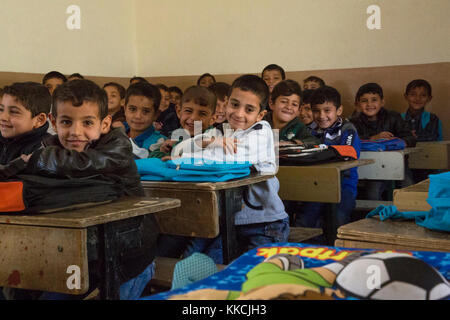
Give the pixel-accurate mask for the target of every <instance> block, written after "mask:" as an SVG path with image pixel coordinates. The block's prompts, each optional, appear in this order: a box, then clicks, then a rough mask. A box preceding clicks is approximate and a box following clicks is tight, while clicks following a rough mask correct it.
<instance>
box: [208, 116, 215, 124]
mask: <svg viewBox="0 0 450 320" xmlns="http://www.w3.org/2000/svg"><path fill="white" fill-rule="evenodd" d="M216 120H217V115H216V114H214V115H213V116H212V117H211V119H209V124H208V125H209V126H212V125H213V124H214V123H215V122H216Z"/></svg>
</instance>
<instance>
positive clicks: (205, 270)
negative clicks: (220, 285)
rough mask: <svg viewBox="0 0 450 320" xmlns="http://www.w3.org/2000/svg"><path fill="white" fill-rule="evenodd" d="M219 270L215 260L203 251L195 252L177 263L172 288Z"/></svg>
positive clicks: (182, 285)
mask: <svg viewBox="0 0 450 320" xmlns="http://www.w3.org/2000/svg"><path fill="white" fill-rule="evenodd" d="M217 271H219V270H218V269H217V266H216V264H215V263H214V261H213V260H212V259H211V258H210V257H208V256H206V255H204V254H201V253H198V252H196V253H193V254H192V255H191V256H189V257H188V258H185V259H183V260H181V261H179V262H177V264H176V265H175V269H174V270H173V280H172V290H174V289H178V288H182V287H184V286H186V285H189V284H191V283H194V282H196V281H199V280H202V279H205V278H207V277H209V276H211V275H213V274H214V273H216V272H217Z"/></svg>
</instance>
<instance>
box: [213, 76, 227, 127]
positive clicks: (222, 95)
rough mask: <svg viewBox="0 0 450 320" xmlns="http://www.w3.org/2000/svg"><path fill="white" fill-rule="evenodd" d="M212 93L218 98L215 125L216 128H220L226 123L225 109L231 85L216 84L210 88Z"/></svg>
mask: <svg viewBox="0 0 450 320" xmlns="http://www.w3.org/2000/svg"><path fill="white" fill-rule="evenodd" d="M209 89H211V91H212V92H214V94H215V95H216V97H217V105H216V113H215V117H216V119H215V123H214V126H218V125H220V124H221V123H223V122H225V121H226V120H227V119H226V116H225V107H226V104H227V100H228V94H229V91H230V85H229V84H228V83H225V82H216V83H213V84H212V85H210V86H209Z"/></svg>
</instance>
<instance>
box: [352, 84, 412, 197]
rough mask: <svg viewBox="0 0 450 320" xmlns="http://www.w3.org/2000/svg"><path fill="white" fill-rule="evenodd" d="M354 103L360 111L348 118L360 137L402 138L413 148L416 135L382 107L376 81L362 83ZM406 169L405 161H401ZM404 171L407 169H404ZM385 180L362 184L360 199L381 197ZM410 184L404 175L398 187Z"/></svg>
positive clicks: (387, 182)
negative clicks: (363, 189)
mask: <svg viewBox="0 0 450 320" xmlns="http://www.w3.org/2000/svg"><path fill="white" fill-rule="evenodd" d="M355 104H356V105H357V107H358V109H359V110H360V111H361V112H360V113H359V114H358V115H357V116H355V117H353V118H352V119H351V122H353V124H354V125H355V127H356V129H357V131H358V135H359V137H360V138H361V140H377V139H392V138H395V137H396V138H400V139H403V140H404V141H405V143H406V146H407V147H415V145H416V138H414V136H413V135H412V133H411V128H410V127H409V125H408V123H407V122H406V121H405V120H403V118H402V116H401V115H400V113H398V112H396V111H392V110H386V109H385V108H384V104H385V102H384V97H383V89H382V88H381V87H380V85H378V84H377V83H366V84H365V85H363V86H361V87H360V88H359V89H358V92H357V93H356V98H355ZM405 166H406V168H407V162H406V163H405ZM405 172H409V170H408V169H406V170H405ZM391 183H392V182H391V181H389V180H371V181H368V182H367V183H366V188H365V193H366V195H365V196H364V199H367V200H382V199H383V197H382V194H383V192H384V191H385V190H388V188H389V185H390V184H391ZM410 184H412V177H411V176H410V175H407V176H406V177H405V179H404V180H403V181H402V182H401V183H400V187H406V186H408V185H410Z"/></svg>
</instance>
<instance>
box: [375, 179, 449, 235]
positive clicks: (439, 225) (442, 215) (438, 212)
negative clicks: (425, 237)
mask: <svg viewBox="0 0 450 320" xmlns="http://www.w3.org/2000/svg"><path fill="white" fill-rule="evenodd" d="M429 177H430V187H429V189H428V198H427V202H428V203H429V204H430V205H431V210H429V211H409V212H400V211H398V209H397V207H396V206H378V207H377V208H376V209H375V210H372V211H371V212H369V213H368V214H367V218H369V217H373V216H375V215H379V216H380V219H381V220H386V219H399V218H400V219H415V221H416V224H418V225H419V226H422V227H425V228H428V229H432V230H440V231H450V172H444V173H440V174H430V176H429Z"/></svg>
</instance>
